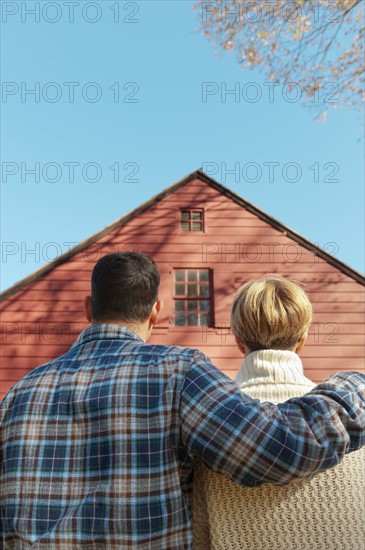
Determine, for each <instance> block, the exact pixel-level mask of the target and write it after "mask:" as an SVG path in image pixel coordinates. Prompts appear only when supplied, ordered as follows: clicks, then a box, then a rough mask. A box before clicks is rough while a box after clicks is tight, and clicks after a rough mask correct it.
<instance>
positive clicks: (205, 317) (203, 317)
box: [200, 313, 209, 327]
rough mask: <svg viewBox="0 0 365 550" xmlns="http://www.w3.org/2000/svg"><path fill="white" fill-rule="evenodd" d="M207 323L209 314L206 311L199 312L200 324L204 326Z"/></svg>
mask: <svg viewBox="0 0 365 550" xmlns="http://www.w3.org/2000/svg"><path fill="white" fill-rule="evenodd" d="M208 324H209V315H208V314H207V313H201V315H200V325H201V326H202V327H206V326H208Z"/></svg>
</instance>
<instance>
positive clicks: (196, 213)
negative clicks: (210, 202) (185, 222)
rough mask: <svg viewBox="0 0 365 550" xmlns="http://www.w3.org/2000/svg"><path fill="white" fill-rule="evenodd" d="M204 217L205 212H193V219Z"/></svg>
mask: <svg viewBox="0 0 365 550" xmlns="http://www.w3.org/2000/svg"><path fill="white" fill-rule="evenodd" d="M202 218H203V212H193V220H201V219H202Z"/></svg>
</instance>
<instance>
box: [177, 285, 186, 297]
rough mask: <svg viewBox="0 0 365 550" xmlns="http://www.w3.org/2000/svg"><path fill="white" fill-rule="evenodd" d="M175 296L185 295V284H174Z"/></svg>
mask: <svg viewBox="0 0 365 550" xmlns="http://www.w3.org/2000/svg"><path fill="white" fill-rule="evenodd" d="M175 294H176V296H185V285H181V284H179V283H177V284H176V289H175Z"/></svg>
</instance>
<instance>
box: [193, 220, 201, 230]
mask: <svg viewBox="0 0 365 550" xmlns="http://www.w3.org/2000/svg"><path fill="white" fill-rule="evenodd" d="M193 231H202V223H201V222H193Z"/></svg>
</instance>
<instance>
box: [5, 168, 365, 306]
mask: <svg viewBox="0 0 365 550" xmlns="http://www.w3.org/2000/svg"><path fill="white" fill-rule="evenodd" d="M194 179H200V180H202V181H204V182H205V183H207V184H208V185H210V186H211V187H213V188H214V189H216V190H217V191H219V192H220V193H223V194H224V195H225V196H226V197H228V198H229V199H231V200H233V201H234V202H235V203H236V204H238V205H239V206H242V207H243V208H245V209H246V210H248V211H249V212H251V213H252V214H254V215H256V216H257V217H258V218H260V219H261V220H263V221H265V222H266V223H268V224H270V225H271V226H272V227H274V228H275V229H277V230H278V231H280V232H281V233H283V234H285V235H286V236H288V237H290V238H291V239H293V240H294V241H296V242H297V243H299V244H301V245H302V246H304V248H306V249H307V250H310V251H311V252H312V253H313V254H315V255H316V256H318V257H319V258H322V259H323V260H326V261H327V262H328V263H329V264H331V265H333V266H334V267H336V268H337V269H339V270H340V271H341V272H342V273H344V274H345V275H348V276H349V277H351V278H352V279H354V280H355V281H357V282H358V283H360V284H361V285H363V286H365V277H364V276H363V275H362V274H361V273H360V272H358V271H356V270H355V269H353V268H352V267H350V266H349V265H347V264H345V263H344V262H342V261H341V260H338V259H337V258H335V257H334V256H331V254H328V252H326V251H325V250H323V249H322V248H320V247H319V246H317V245H316V244H314V243H312V242H311V241H309V240H308V239H305V238H304V237H302V236H301V235H300V234H299V233H296V232H295V231H293V230H292V229H290V228H289V227H287V226H286V225H284V224H283V223H281V222H279V221H278V220H276V219H275V218H273V217H272V216H269V215H268V214H266V213H265V212H263V211H262V210H260V209H259V208H257V206H254V205H253V204H252V203H250V202H248V201H247V200H245V199H243V198H242V197H240V196H239V195H237V194H236V193H235V192H234V191H231V190H230V189H228V188H227V187H225V186H224V185H222V184H221V183H219V182H218V181H216V180H214V179H213V178H211V177H210V176H208V175H207V174H205V172H203V171H202V170H201V169H198V170H195V171H194V172H191V173H190V174H188V175H187V176H185V177H184V178H182V179H181V180H178V181H177V182H176V183H174V184H173V185H171V186H170V187H167V188H166V189H164V190H163V191H161V193H158V194H157V195H154V196H153V197H152V198H151V199H149V200H148V201H146V202H144V203H143V204H141V205H140V206H138V207H137V208H135V209H133V210H131V211H130V212H128V213H127V214H125V215H124V216H122V217H120V218H118V219H117V220H116V221H114V222H113V223H111V224H109V225H107V226H105V227H104V228H103V229H101V230H99V231H97V232H96V233H94V234H93V235H91V237H88V238H87V239H85V240H83V241H81V242H80V243H79V244H77V245H76V246H74V247H73V248H71V249H70V250H68V251H67V252H65V253H64V254H61V256H59V257H58V258H55V259H54V260H53V261H52V262H50V263H49V264H47V265H45V266H43V267H41V268H40V269H38V270H37V271H34V272H33V273H31V274H30V275H27V277H24V278H23V279H21V280H20V281H18V282H17V283H15V284H14V285H12V286H11V287H9V288H8V289H6V290H4V291H3V292H2V293H1V294H0V303H1V302H3V301H4V300H7V299H8V298H10V296H12V295H13V294H16V293H17V292H19V291H20V290H22V289H23V288H24V287H25V286H27V285H28V284H30V283H32V282H34V281H35V280H37V279H38V278H39V277H41V276H42V275H45V274H46V273H48V272H49V271H52V270H53V269H54V268H55V267H57V266H59V265H62V264H63V263H65V262H67V261H68V260H69V259H70V258H72V257H73V256H75V255H76V254H78V253H79V252H82V251H83V250H84V249H85V248H87V247H88V246H90V245H91V244H93V243H94V242H95V241H97V240H99V239H101V238H102V237H104V236H105V235H107V234H108V233H110V232H111V231H113V230H114V229H116V228H117V227H120V226H122V225H124V224H125V223H127V222H128V221H129V220H131V219H132V218H134V217H135V216H138V215H139V214H142V213H143V212H144V211H145V210H147V209H148V208H150V207H151V206H153V205H154V204H156V203H157V202H159V201H161V200H162V199H164V198H165V197H167V196H168V195H170V194H171V193H173V192H174V191H177V190H178V189H180V187H183V186H184V185H186V184H187V183H189V182H190V181H192V180H194Z"/></svg>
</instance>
